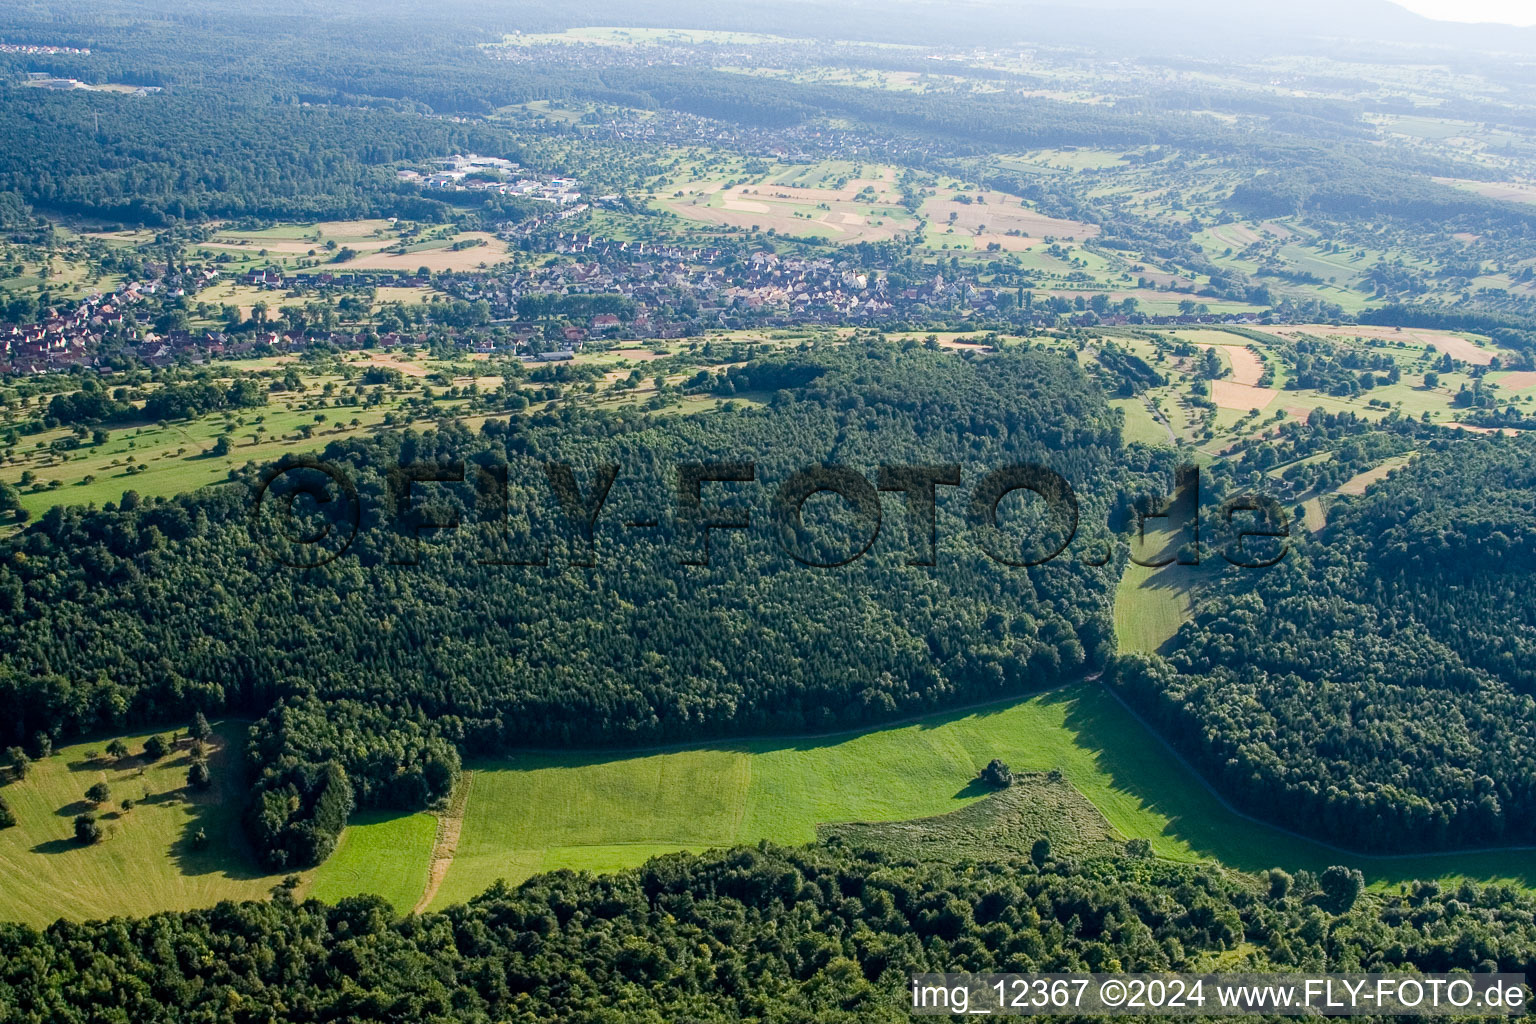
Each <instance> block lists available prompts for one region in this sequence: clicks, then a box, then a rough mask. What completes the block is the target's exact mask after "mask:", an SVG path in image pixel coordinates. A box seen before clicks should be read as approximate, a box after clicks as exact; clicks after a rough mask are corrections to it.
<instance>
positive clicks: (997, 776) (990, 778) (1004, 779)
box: [976, 757, 1013, 789]
mask: <svg viewBox="0 0 1536 1024" xmlns="http://www.w3.org/2000/svg"><path fill="white" fill-rule="evenodd" d="M976 778H978V779H980V780H981V782H982V783H983V784H985V785H988V786H991V787H992V788H993V789H1006V788H1008V787H1009V786H1011V785H1013V771H1012V770H1011V769H1010V768H1009V767H1008V766H1007V765H1006V764H1004V763H1003V762H1002V761H1000V760H998V759H997V758H995V757H994V758H993V759H992V760H991V761H989V762H987V766H986V767H985V768H983V769H982V770H981V771H979V772H977V773H976Z"/></svg>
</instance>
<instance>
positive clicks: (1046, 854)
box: [1029, 837, 1051, 868]
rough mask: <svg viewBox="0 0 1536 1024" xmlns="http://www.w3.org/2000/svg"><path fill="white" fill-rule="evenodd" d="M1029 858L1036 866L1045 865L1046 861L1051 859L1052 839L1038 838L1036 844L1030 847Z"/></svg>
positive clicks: (1041, 866)
mask: <svg viewBox="0 0 1536 1024" xmlns="http://www.w3.org/2000/svg"><path fill="white" fill-rule="evenodd" d="M1029 859H1030V860H1031V861H1033V862H1034V865H1035V867H1037V868H1043V867H1045V862H1046V861H1048V860H1050V859H1051V841H1050V840H1049V839H1046V838H1044V837H1041V838H1039V839H1036V840H1035V842H1034V845H1033V846H1031V847H1030V848H1029Z"/></svg>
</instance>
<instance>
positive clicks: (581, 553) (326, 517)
mask: <svg viewBox="0 0 1536 1024" xmlns="http://www.w3.org/2000/svg"><path fill="white" fill-rule="evenodd" d="M382 477H383V482H382V486H380V487H375V488H372V489H371V490H370V489H365V488H360V487H359V486H358V484H357V483H356V482H355V481H354V479H353V476H352V474H351V473H349V472H348V470H347V468H345V467H343V466H342V465H340V464H337V463H334V462H325V461H321V460H318V459H314V458H308V457H297V458H289V459H287V460H285V461H284V462H282V463H280V464H278V465H275V466H272V467H270V468H268V469H267V470H266V471H265V472H264V473H263V474H262V476H261V478H260V480H259V481H258V483H257V485H256V487H255V489H254V492H253V500H252V505H251V511H250V529H251V535H252V538H253V539H254V540H255V541H256V542H257V543H258V544H260V545H262V547H263V548H264V549H265V550H266V551H267V552H268V553H269V554H270V555H271V557H272V558H273V560H274V561H276V562H278V563H279V564H282V565H286V566H289V567H292V568H299V569H304V568H318V567H320V566H322V565H326V564H329V563H330V562H333V561H335V560H336V559H338V558H340V557H341V556H343V555H346V554H348V553H349V551H352V550H353V548H354V546H355V543H356V541H357V539H358V537H359V536H360V535H361V534H362V533H363V531H364V530H365V529H367V528H371V527H377V528H382V529H385V530H388V531H390V532H391V533H392V534H393V535H394V537H395V538H397V539H399V540H402V541H404V542H405V543H404V544H403V545H398V546H397V547H396V548H395V549H394V554H392V556H391V557H389V558H388V559H387V562H388V564H393V565H416V564H419V562H420V560H421V547H422V540H423V538H424V537H426V536H428V535H430V534H440V533H441V532H443V531H459V530H462V529H463V528H465V527H466V526H469V525H472V524H473V525H475V526H477V527H478V528H479V529H480V530H481V531H482V532H483V533H484V535H485V536H486V537H487V538H489V539H491V540H494V541H495V542H496V543H495V544H494V545H493V550H488V551H486V552H484V553H482V555H480V556H477V557H476V561H478V562H480V563H481V564H485V565H508V566H540V567H543V566H548V565H550V564H551V561H550V550H549V544H548V541H547V538H544V537H541V533H542V532H548V531H550V530H556V531H558V532H559V533H560V534H561V535H562V536H564V537H567V538H569V539H570V540H571V541H572V545H571V550H572V555H571V557H570V558H569V560H568V563H567V564H569V565H573V566H582V567H592V566H595V565H596V564H597V563H596V557H597V556H596V551H597V545H596V537H597V533H598V530H599V528H600V527H604V528H612V527H616V528H618V529H621V530H624V531H635V532H640V533H647V532H650V531H665V532H666V533H668V534H669V535H670V538H671V545H670V547H671V550H672V561H673V562H674V563H675V564H676V565H678V566H708V565H710V556H711V538H712V537H714V536H716V535H718V534H719V533H721V532H722V531H749V530H754V529H758V528H761V529H764V530H766V531H767V532H768V533H769V534H770V535H771V536H772V537H773V539H774V542H775V543H776V545H777V546H778V548H779V549H781V550H782V552H783V553H784V554H785V555H786V556H788V557H789V558H790V559H791V560H793V562H794V563H797V564H799V565H803V566H808V567H812V568H817V569H834V568H838V567H841V566H846V565H849V564H851V563H853V562H855V561H857V560H858V559H860V558H861V557H863V556H864V555H865V554H866V553H867V552H868V551H869V550H870V548H871V547H872V546H873V545H874V543H875V541H876V539H877V538H878V537H879V536H880V532H881V529H882V528H883V527H884V526H885V525H886V523H887V522H888V520H890V519H891V518H893V513H894V516H895V517H899V519H900V520H902V521H903V524H904V527H905V538H906V539H905V544H906V549H907V550H906V553H905V564H906V565H908V566H912V567H931V566H935V565H937V564H938V553H939V550H940V548H941V540H942V538H941V536H940V529H939V523H940V516H939V506H940V502H941V501H944V502H946V507H954V506H952V505H948V504H947V503H948V502H949V501H950V498H949V495H950V494H952V493H953V494H956V496H957V497H958V499H959V511H960V512H961V517H962V519H963V528H964V529H965V530H967V531H968V532H969V533H970V535H971V536H972V538H973V539H974V541H975V544H976V546H977V547H978V548H979V549H980V550H981V551H982V552H984V553H985V554H986V556H987V557H988V558H990V559H991V560H992V561H994V562H996V563H997V564H999V565H1002V566H1008V567H1012V568H1019V569H1028V568H1033V567H1036V566H1042V565H1045V564H1047V563H1049V562H1052V561H1054V560H1056V559H1058V558H1061V557H1063V556H1067V557H1074V558H1076V559H1077V560H1078V561H1080V562H1081V563H1083V564H1086V565H1094V566H1099V565H1105V564H1107V563H1108V562H1109V561H1110V559H1111V557H1112V554H1111V546H1110V544H1109V543H1108V542H1107V541H1106V540H1105V539H1104V538H1103V537H1096V538H1095V539H1093V540H1092V541H1091V542H1086V543H1078V544H1075V543H1074V542H1076V541H1078V540H1079V526H1080V525H1081V514H1082V512H1081V506H1080V503H1079V500H1078V494H1077V492H1076V491H1075V490H1074V489H1073V487H1072V485H1071V483H1070V482H1069V481H1068V480H1067V479H1066V478H1065V477H1064V476H1062V475H1061V474H1060V473H1058V472H1056V471H1055V470H1053V469H1051V468H1050V467H1048V466H1043V465H1038V464H1034V463H1024V464H1017V465H1010V466H1003V467H998V468H995V469H990V470H986V471H977V472H973V473H966V472H964V471H963V470H962V467H960V466H958V465H954V464H941V465H909V464H901V465H882V466H879V467H878V468H877V469H876V470H875V471H874V472H873V474H872V475H871V474H867V473H865V472H861V471H860V470H857V469H853V468H851V467H848V466H841V465H827V464H818V465H811V466H805V467H803V468H800V469H798V470H795V471H793V472H790V473H788V474H785V475H783V476H782V477H780V478H778V479H776V480H766V479H763V478H762V477H761V476H760V475H759V472H758V467H757V465H756V463H754V462H751V461H742V460H736V461H715V462H708V461H698V462H679V463H678V464H677V465H676V466H675V467H674V469H673V472H672V474H671V477H672V479H671V482H670V487H669V488H668V490H669V491H670V493H669V494H667V495H665V496H663V497H664V501H665V513H664V514H645V515H635V514H615V515H611V516H606V517H605V515H604V513H605V510H606V509H608V508H609V507H610V506H611V505H613V504H614V503H613V501H612V499H613V498H614V496H615V494H616V493H618V492H619V491H620V490H621V489H622V488H623V487H624V485H625V483H626V481H625V478H624V475H623V472H622V470H621V467H620V466H618V465H617V464H613V463H597V464H594V465H589V466H585V467H582V468H581V469H580V470H578V468H577V467H575V466H573V465H572V464H570V463H567V462H546V463H543V464H542V466H540V467H538V469H537V470H536V471H535V472H534V473H533V474H532V477H533V479H523V480H516V481H514V480H513V479H512V477H511V467H509V466H507V465H505V464H497V465H480V464H466V463H465V462H463V461H442V460H438V461H430V462H419V463H413V464H408V465H397V466H390V467H388V468H387V469H386V470H385V471H384V473H383V474H382ZM540 478H541V479H540ZM754 488H755V491H754V490H753V489H754ZM540 491H541V493H538V492H540ZM514 494H515V495H517V497H518V499H520V500H514ZM822 495H826V496H829V498H830V500H831V501H833V502H835V503H836V504H835V505H834V508H835V509H836V516H835V518H836V523H837V525H836V526H835V527H829V526H827V525H826V524H825V523H809V522H808V521H807V518H808V517H807V515H806V510H807V506H808V504H809V503H810V502H811V501H812V499H813V498H818V496H822ZM530 496H532V498H533V499H534V500H531V501H530ZM882 496H885V497H884V498H883V497H882ZM370 498H371V500H370ZM763 498H766V499H767V501H768V504H767V509H766V513H761V512H760V510H759V509H758V508H757V506H758V502H759V501H761V500H762V499H763ZM1010 498H1013V499H1015V500H1018V499H1023V500H1024V501H1027V502H1028V503H1029V504H1030V505H1031V507H1032V510H1033V511H1032V514H1031V515H1030V516H1029V517H1027V518H1028V524H1029V525H1028V527H1027V528H1026V530H1025V532H1027V533H1028V536H1023V537H1021V536H1020V528H1019V527H1018V525H1017V524H1016V523H1015V524H1012V525H1011V526H1010V524H1009V523H1006V522H1005V521H1004V520H1005V519H1006V518H1007V517H1005V516H1004V515H1002V514H1001V513H1000V510H1001V509H1002V508H1003V506H1004V503H1005V501H1008V500H1009V499H1010ZM824 500H825V499H824ZM1179 503H1183V504H1187V505H1188V507H1189V512H1190V515H1189V516H1186V517H1184V521H1183V522H1182V523H1180V525H1179V530H1180V532H1181V534H1184V535H1188V536H1189V537H1190V538H1191V539H1192V540H1193V541H1194V542H1195V547H1194V550H1195V551H1196V552H1197V553H1196V554H1195V555H1194V556H1193V557H1194V560H1198V550H1199V548H1198V541H1199V515H1200V512H1199V505H1200V502H1199V470H1198V469H1197V468H1195V467H1187V468H1184V469H1181V470H1179V472H1178V475H1177V485H1176V488H1175V495H1174V497H1173V498H1171V499H1169V500H1168V501H1166V502H1161V503H1143V504H1142V505H1141V506H1139V507H1138V508H1137V509H1136V510H1135V512H1134V518H1133V521H1132V522H1131V523H1130V524H1129V525H1130V528H1131V531H1132V533H1133V535H1134V536H1144V534H1145V532H1146V530H1147V529H1148V521H1149V520H1157V519H1163V520H1167V519H1169V518H1170V515H1171V513H1170V512H1169V511H1161V512H1159V511H1155V510H1154V509H1155V508H1157V507H1163V508H1165V509H1166V508H1169V507H1171V506H1172V505H1174V504H1179ZM540 504H542V505H543V506H544V507H546V508H548V509H550V510H551V511H552V513H553V520H554V522H550V517H548V516H541V515H538V514H536V513H535V511H534V506H535V505H540ZM888 505H889V506H890V507H889V508H888V507H887V506H888ZM370 506H372V507H370ZM635 507H636V506H635V503H634V502H626V503H625V508H626V509H629V510H630V511H631V513H632V511H633V509H634V508H635ZM755 511H759V513H760V514H758V515H756V516H754V512H755ZM1217 515H1218V518H1219V520H1220V525H1222V526H1223V527H1224V528H1225V529H1226V531H1227V534H1228V542H1227V544H1226V545H1225V547H1224V548H1223V550H1221V551H1220V555H1221V557H1222V558H1224V559H1225V560H1226V561H1227V562H1228V563H1230V564H1232V565H1235V566H1240V567H1243V568H1266V567H1268V566H1271V565H1274V564H1276V563H1277V562H1279V561H1280V560H1281V559H1282V558H1284V556H1285V554H1286V551H1287V550H1288V545H1287V543H1286V541H1287V538H1288V537H1289V536H1290V531H1289V526H1288V520H1287V517H1286V515H1285V512H1284V510H1283V509H1281V507H1280V505H1279V503H1278V502H1276V501H1274V500H1273V499H1271V498H1266V497H1258V496H1252V495H1242V496H1237V497H1232V498H1228V499H1227V500H1225V501H1223V502H1222V503H1221V505H1220V506H1218V508H1217ZM823 518H826V517H823ZM609 520H612V521H611V522H610V521H609ZM1132 557H1133V558H1134V560H1135V561H1137V562H1138V563H1139V564H1142V565H1147V566H1154V567H1155V566H1159V565H1165V564H1169V563H1171V562H1172V561H1174V560H1175V558H1176V557H1177V559H1178V560H1179V561H1185V562H1187V561H1189V559H1187V558H1185V557H1182V556H1165V557H1155V558H1150V559H1148V558H1144V557H1140V556H1136V555H1134V554H1133V556H1132Z"/></svg>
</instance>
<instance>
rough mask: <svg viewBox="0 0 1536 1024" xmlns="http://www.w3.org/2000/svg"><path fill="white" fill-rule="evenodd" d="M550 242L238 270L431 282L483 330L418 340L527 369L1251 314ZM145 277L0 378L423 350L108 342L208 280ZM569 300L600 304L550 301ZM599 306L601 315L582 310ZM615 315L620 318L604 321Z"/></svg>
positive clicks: (56, 319) (578, 238) (777, 257)
mask: <svg viewBox="0 0 1536 1024" xmlns="http://www.w3.org/2000/svg"><path fill="white" fill-rule="evenodd" d="M552 245H553V248H554V249H555V250H556V251H558V252H561V253H563V254H566V255H567V256H569V257H571V258H570V259H568V260H562V261H557V262H553V263H551V264H548V265H545V266H540V267H534V268H526V269H521V268H518V267H516V266H513V265H508V266H500V267H494V268H491V269H490V270H487V271H483V272H474V273H456V274H445V275H441V276H439V277H438V278H437V279H435V280H432V281H429V280H425V279H421V278H418V277H415V276H412V275H403V274H400V273H398V272H391V271H382V270H381V271H351V272H324V273H317V274H310V275H303V276H299V277H287V276H285V275H284V274H283V272H282V271H281V270H278V269H275V268H267V269H262V270H253V271H249V272H248V273H246V274H245V275H244V276H243V278H242V280H243V281H244V282H245V283H246V284H249V285H254V286H256V287H260V288H267V289H272V290H275V291H283V292H284V293H285V294H286V293H291V292H293V291H294V290H295V289H299V290H301V291H321V290H325V289H328V288H337V289H349V288H359V287H391V286H394V287H426V286H428V285H434V286H435V287H437V288H438V289H440V290H442V291H444V292H446V293H448V294H449V295H451V296H453V297H455V298H458V299H462V300H464V301H467V302H479V301H482V300H483V301H484V302H485V303H486V304H487V305H488V306H489V308H490V315H491V318H492V319H491V322H490V324H489V325H487V326H485V327H483V328H473V329H451V328H447V327H445V326H442V325H438V326H435V327H434V328H433V330H432V338H431V339H430V340H439V341H440V340H441V339H443V338H444V337H448V338H451V339H456V340H457V342H458V343H459V344H460V345H462V346H463V347H464V348H467V349H471V350H473V351H478V352H491V351H497V350H500V351H506V352H512V353H516V354H519V355H522V356H524V357H526V358H530V359H561V358H570V357H571V355H572V354H573V353H574V352H576V351H577V350H579V349H580V348H581V346H582V345H583V344H584V343H586V342H587V341H590V340H594V339H606V338H617V337H622V338H626V339H670V338H680V337H687V336H691V335H694V334H698V333H701V332H702V331H704V330H707V329H711V328H720V327H724V328H728V329H735V328H767V327H791V326H801V325H824V326H842V325H850V326H885V325H895V324H899V323H903V322H906V323H924V322H932V321H933V319H934V318H935V316H938V317H941V318H943V319H944V320H946V321H955V320H959V321H975V322H978V323H985V322H991V323H996V322H998V321H999V320H1002V321H1006V322H1007V323H1009V324H1011V325H1013V326H1019V327H1022V326H1056V325H1059V324H1061V323H1063V322H1066V323H1071V324H1073V325H1078V326H1094V325H1128V324H1152V325H1176V324H1209V323H1223V322H1225V323H1255V322H1258V320H1257V317H1256V316H1255V315H1253V314H1226V315H1218V314H1210V313H1186V314H1180V315H1176V316H1149V315H1145V314H1141V313H1133V312H1128V311H1125V310H1120V309H1115V310H1102V311H1100V312H1093V311H1091V310H1079V311H1077V312H1075V313H1074V312H1072V311H1071V310H1070V309H1066V308H1065V307H1064V306H1063V304H1061V303H1059V302H1058V303H1055V304H1054V305H1046V304H1042V306H1041V307H1038V308H1032V309H1020V308H1019V307H1018V305H1017V302H1016V293H1015V292H1014V290H1013V289H995V288H992V287H988V286H984V285H982V284H980V283H978V282H976V281H973V280H964V279H960V280H953V279H947V278H946V277H945V276H944V274H943V273H934V274H933V276H932V277H929V278H926V279H923V280H921V281H912V280H904V279H900V278H895V279H893V278H890V277H887V276H885V275H883V274H880V273H879V272H873V271H866V270H865V269H864V268H861V267H859V266H857V265H856V264H854V263H853V262H851V261H850V260H848V259H846V258H842V257H835V256H799V255H785V254H781V253H777V252H774V251H771V250H762V251H755V252H743V251H742V250H740V249H735V250H731V249H726V248H721V247H717V246H704V247H688V246H680V245H677V244H674V243H655V242H645V241H631V240H612V239H603V238H598V237H594V236H592V235H589V234H583V233H560V234H558V235H556V236H555V237H554V238H553V240H552ZM152 271H153V273H154V274H155V276H154V277H153V278H152V279H150V280H145V281H136V282H132V283H129V284H125V285H123V286H122V287H121V288H119V289H117V290H116V291H115V292H112V293H110V294H107V295H94V296H91V297H89V298H87V299H85V300H83V301H81V302H80V303H79V304H78V305H77V306H75V308H74V309H72V310H55V311H51V312H50V314H49V315H48V316H47V318H46V319H44V320H42V321H41V322H39V323H35V324H26V325H9V324H0V372H10V373H20V374H27V373H43V372H47V371H49V370H59V369H66V368H68V367H70V366H74V365H93V364H94V363H95V362H96V361H97V359H98V357H99V356H100V355H101V353H102V351H103V350H104V345H103V343H104V342H105V341H107V340H108V339H111V340H113V341H115V342H117V343H119V344H121V345H130V344H131V345H132V346H133V348H134V351H135V353H136V355H137V356H138V357H139V358H140V359H142V360H143V361H145V362H147V363H149V364H150V365H167V364H169V363H172V362H178V361H192V362H201V361H203V360H205V359H207V358H210V357H239V356H242V355H251V354H257V353H263V352H269V351H272V350H278V351H285V350H294V349H300V348H303V347H305V346H308V345H311V344H313V343H315V342H317V341H321V342H328V343H330V344H332V345H334V346H336V347H338V348H348V349H353V348H363V347H366V346H376V347H381V348H385V349H388V348H394V347H398V346H408V345H415V346H420V345H424V344H426V343H428V341H429V338H428V335H427V334H425V333H421V332H418V333H415V334H412V333H398V332H396V333H386V334H384V335H382V336H381V335H378V334H375V333H373V332H367V333H347V332H331V333H328V334H327V335H326V336H324V337H316V336H315V335H314V334H313V333H308V334H306V333H304V332H291V333H278V332H276V331H272V330H265V331H257V332H254V333H251V332H245V333H240V334H231V335H225V334H223V333H220V332H217V331H204V332H191V331H171V332H167V333H164V334H154V333H150V334H146V335H143V336H141V337H134V338H126V337H116V338H113V337H112V336H113V333H114V332H113V329H114V327H116V326H117V325H119V324H121V323H122V322H123V319H124V311H125V310H126V309H129V308H130V307H132V306H135V305H137V304H139V303H143V302H145V301H146V300H149V299H151V298H162V299H163V298H175V297H178V296H182V295H186V294H189V293H195V292H196V291H197V290H199V289H200V288H202V287H204V286H205V285H207V284H209V283H210V282H211V281H213V280H214V279H215V278H217V276H218V270H217V269H215V268H213V267H206V268H182V269H177V268H165V267H159V268H152ZM1005 293H1010V294H1007V295H1006V296H1005ZM580 296H602V297H604V298H603V299H601V300H589V301H570V302H563V303H562V302H561V301H560V300H561V299H567V298H571V297H580ZM534 297H539V298H540V300H541V301H543V302H547V301H548V299H549V298H550V297H553V298H554V299H555V300H556V301H555V302H554V303H553V306H552V308H554V309H556V310H559V309H562V308H563V309H566V310H586V311H587V312H578V313H571V314H562V313H559V312H556V313H554V314H552V315H551V316H550V317H547V318H545V319H542V320H541V319H532V318H528V317H526V316H524V315H523V310H526V309H527V305H528V304H527V303H523V302H522V300H525V299H532V298H534ZM520 303H521V304H522V306H523V310H520ZM605 305H607V306H608V309H609V311H605V312H591V310H593V308H594V307H596V308H598V309H601V308H602V307H603V306H605ZM615 308H617V309H618V310H619V311H618V312H614V311H612V310H614V309H615Z"/></svg>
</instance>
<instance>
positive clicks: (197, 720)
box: [190, 711, 213, 743]
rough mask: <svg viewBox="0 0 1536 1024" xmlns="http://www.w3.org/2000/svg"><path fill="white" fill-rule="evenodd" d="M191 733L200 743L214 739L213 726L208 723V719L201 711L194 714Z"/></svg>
mask: <svg viewBox="0 0 1536 1024" xmlns="http://www.w3.org/2000/svg"><path fill="white" fill-rule="evenodd" d="M190 735H191V736H192V738H193V739H194V740H197V741H198V742H199V743H207V742H208V741H209V740H211V739H213V728H212V727H211V726H210V725H209V724H208V719H207V718H205V717H204V716H203V713H202V712H201V711H199V712H197V713H196V714H194V715H193V716H192V728H191V730H190Z"/></svg>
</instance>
